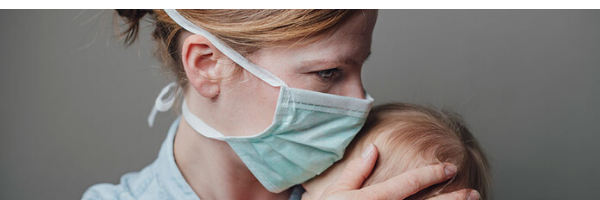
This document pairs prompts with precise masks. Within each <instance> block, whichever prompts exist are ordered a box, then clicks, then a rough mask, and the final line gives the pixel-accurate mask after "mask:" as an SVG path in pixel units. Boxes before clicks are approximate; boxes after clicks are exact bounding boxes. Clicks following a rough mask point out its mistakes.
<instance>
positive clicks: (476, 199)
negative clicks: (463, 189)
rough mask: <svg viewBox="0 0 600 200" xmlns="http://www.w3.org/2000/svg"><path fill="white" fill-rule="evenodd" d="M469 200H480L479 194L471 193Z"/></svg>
mask: <svg viewBox="0 0 600 200" xmlns="http://www.w3.org/2000/svg"><path fill="white" fill-rule="evenodd" d="M467 200H479V192H477V191H475V190H473V191H471V193H469V197H467Z"/></svg>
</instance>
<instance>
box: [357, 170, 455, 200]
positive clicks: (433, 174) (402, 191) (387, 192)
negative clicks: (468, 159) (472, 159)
mask: <svg viewBox="0 0 600 200" xmlns="http://www.w3.org/2000/svg"><path fill="white" fill-rule="evenodd" d="M454 174H456V166H454V165H453V164H450V163H445V164H436V165H429V166H425V167H421V168H417V169H413V170H410V171H407V172H404V173H402V174H400V175H398V176H395V177H393V178H391V179H389V180H387V181H384V182H381V183H378V184H374V185H370V186H369V187H366V188H363V189H361V191H360V192H359V194H360V195H361V196H363V195H366V196H363V197H364V198H368V199H404V198H406V197H408V196H410V195H412V194H414V193H417V192H419V191H421V190H423V189H425V188H427V187H429V186H431V185H434V184H436V183H440V182H443V181H445V180H447V179H449V178H452V176H454Z"/></svg>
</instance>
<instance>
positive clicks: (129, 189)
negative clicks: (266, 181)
mask: <svg viewBox="0 0 600 200" xmlns="http://www.w3.org/2000/svg"><path fill="white" fill-rule="evenodd" d="M180 120H181V118H177V119H176V120H175V121H174V122H173V124H172V125H171V128H170V129H169V133H168V135H167V138H166V139H165V141H164V142H163V144H162V146H161V148H160V152H159V153H158V158H157V159H156V160H155V161H154V162H153V163H152V164H150V165H148V166H146V167H144V169H142V170H141V171H139V172H132V173H127V174H125V175H123V176H122V177H121V182H120V183H119V184H118V185H113V184H110V183H100V184H96V185H93V186H92V187H90V188H89V189H87V191H85V193H84V194H83V197H82V199H84V200H100V199H102V200H108V199H111V200H113V199H119V200H133V199H144V200H151V199H160V200H167V199H185V200H188V199H189V200H192V199H193V200H199V199H200V198H198V196H196V193H194V191H193V190H192V188H191V187H190V185H188V183H187V182H186V181H185V179H184V178H183V175H181V172H180V171H179V168H178V167H177V165H176V164H175V158H174V157H173V141H174V140H173V139H174V138H175V133H176V132H177V127H178V126H179V121H180ZM303 192H304V189H303V188H302V186H296V187H294V188H293V191H292V195H291V196H290V200H300V198H301V197H302V193H303Z"/></svg>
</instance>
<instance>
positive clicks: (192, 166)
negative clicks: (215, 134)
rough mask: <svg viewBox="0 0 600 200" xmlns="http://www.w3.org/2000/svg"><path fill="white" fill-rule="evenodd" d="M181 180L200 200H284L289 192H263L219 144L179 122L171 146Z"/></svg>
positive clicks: (261, 187) (233, 156)
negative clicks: (182, 179) (182, 178)
mask: <svg viewBox="0 0 600 200" xmlns="http://www.w3.org/2000/svg"><path fill="white" fill-rule="evenodd" d="M173 151H174V154H175V155H174V156H175V161H176V163H177V166H178V167H179V170H180V171H181V173H182V175H183V177H184V178H185V180H186V181H187V182H188V184H189V185H190V186H191V187H192V189H193V190H194V192H195V193H196V194H197V195H198V197H200V199H203V200H211V199H233V200H235V199H273V200H278V199H284V200H287V199H288V198H289V196H290V191H286V192H282V193H279V194H274V193H271V192H269V191H268V190H266V189H265V188H264V187H263V186H262V185H261V184H260V182H259V181H258V180H257V179H256V178H255V177H254V175H252V173H251V172H250V170H248V168H247V167H246V166H245V165H244V163H243V162H242V161H241V160H240V159H239V157H238V156H237V155H236V154H235V152H234V151H233V149H231V147H230V146H229V144H227V143H226V142H223V141H218V140H213V139H209V138H206V137H204V136H202V135H200V134H198V133H197V132H196V131H195V130H194V129H192V128H191V127H190V126H189V124H188V123H187V122H186V121H185V120H181V122H180V124H179V128H178V130H177V134H176V135H175V143H174V147H173Z"/></svg>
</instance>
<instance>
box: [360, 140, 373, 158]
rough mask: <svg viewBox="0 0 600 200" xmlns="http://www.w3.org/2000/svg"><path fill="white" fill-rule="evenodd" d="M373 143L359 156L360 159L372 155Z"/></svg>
mask: <svg viewBox="0 0 600 200" xmlns="http://www.w3.org/2000/svg"><path fill="white" fill-rule="evenodd" d="M373 148H374V147H373V143H371V144H369V146H368V147H367V149H365V150H364V151H363V153H362V155H361V157H362V158H368V157H369V156H370V155H371V154H373Z"/></svg>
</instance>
